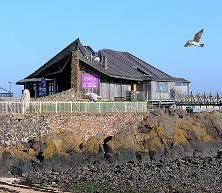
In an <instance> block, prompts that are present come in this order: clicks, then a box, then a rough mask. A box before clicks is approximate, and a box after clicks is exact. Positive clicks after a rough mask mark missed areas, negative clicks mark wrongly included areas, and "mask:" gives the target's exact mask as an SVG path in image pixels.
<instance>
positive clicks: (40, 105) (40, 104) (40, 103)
mask: <svg viewBox="0 0 222 193" xmlns="http://www.w3.org/2000/svg"><path fill="white" fill-rule="evenodd" d="M41 112H42V102H41V101H39V113H41Z"/></svg>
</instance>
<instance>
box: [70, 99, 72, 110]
mask: <svg viewBox="0 0 222 193" xmlns="http://www.w3.org/2000/svg"><path fill="white" fill-rule="evenodd" d="M70 105H71V106H70V111H71V113H72V101H70Z"/></svg>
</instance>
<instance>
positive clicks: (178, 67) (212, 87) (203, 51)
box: [0, 0, 222, 96]
mask: <svg viewBox="0 0 222 193" xmlns="http://www.w3.org/2000/svg"><path fill="white" fill-rule="evenodd" d="M221 9H222V1H221V0H212V1H203V0H195V1H193V0H186V1H178V0H167V1H163V0H109V1H108V0H107V1H104V0H103V1H102V0H94V1H89V0H88V1H87V0H86V1H83V0H47V1H46V0H38V1H34V0H20V1H16V0H2V1H1V2H0V87H3V88H5V89H7V90H9V89H10V83H9V81H13V82H14V83H11V86H12V87H11V89H12V92H14V95H15V96H20V95H21V90H22V88H23V87H22V86H18V85H16V84H15V82H16V81H18V80H20V79H23V78H25V77H26V76H28V75H29V74H31V73H32V72H34V71H35V70H37V69H38V68H39V67H41V66H42V65H43V64H44V63H45V62H47V61H48V60H50V59H51V58H52V57H53V56H55V55H56V54H57V53H58V52H60V51H61V50H62V49H63V48H65V47H66V46H68V45H69V44H70V43H72V42H73V41H74V40H75V39H76V38H78V37H79V38H80V41H81V43H82V44H83V45H89V46H91V47H92V48H93V49H94V50H95V51H98V50H100V49H103V48H109V49H113V50H119V51H127V52H130V53H131V54H133V55H135V56H137V57H139V58H141V59H142V60H144V61H146V62H147V63H149V64H151V65H153V66H155V67H156V68H158V69H160V70H162V71H164V72H166V73H168V74H169V75H171V76H174V77H182V78H185V79H187V80H189V81H190V82H191V85H190V90H191V91H193V92H204V91H205V92H210V91H211V92H221V93H222V75H221V74H222V52H221V50H222V49H221V45H222V36H221V34H222V11H221ZM200 29H204V33H203V36H202V39H201V42H202V43H204V44H205V47H204V48H185V47H184V44H185V42H186V41H187V40H189V39H192V38H193V36H194V34H195V33H196V32H197V31H199V30H200ZM0 92H2V90H0Z"/></svg>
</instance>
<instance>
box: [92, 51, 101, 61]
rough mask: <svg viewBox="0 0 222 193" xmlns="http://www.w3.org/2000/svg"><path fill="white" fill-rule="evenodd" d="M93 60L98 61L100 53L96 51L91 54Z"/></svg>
mask: <svg viewBox="0 0 222 193" xmlns="http://www.w3.org/2000/svg"><path fill="white" fill-rule="evenodd" d="M92 61H93V62H100V53H98V52H96V53H95V55H94V56H92Z"/></svg>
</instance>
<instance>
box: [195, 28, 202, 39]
mask: <svg viewBox="0 0 222 193" xmlns="http://www.w3.org/2000/svg"><path fill="white" fill-rule="evenodd" d="M202 34H203V29H202V30H200V31H198V32H197V33H196V34H195V35H194V38H193V41H195V42H199V41H200V38H201V36H202Z"/></svg>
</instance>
